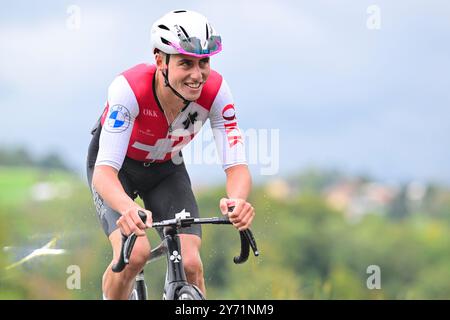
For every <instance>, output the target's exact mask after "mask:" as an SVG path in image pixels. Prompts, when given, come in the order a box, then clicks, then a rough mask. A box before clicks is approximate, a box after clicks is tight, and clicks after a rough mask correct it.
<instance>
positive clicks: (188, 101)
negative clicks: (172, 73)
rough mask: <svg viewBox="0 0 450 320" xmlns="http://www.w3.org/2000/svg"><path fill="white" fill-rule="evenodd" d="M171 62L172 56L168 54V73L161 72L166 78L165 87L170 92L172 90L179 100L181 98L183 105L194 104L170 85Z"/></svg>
mask: <svg viewBox="0 0 450 320" xmlns="http://www.w3.org/2000/svg"><path fill="white" fill-rule="evenodd" d="M169 61H170V54H167V53H166V66H167V69H166V72H165V73H164V71H163V70H161V73H162V74H163V77H164V86H166V87H169V88H170V90H172V92H173V93H174V94H175V95H176V96H177V97H178V98H180V99H181V100H183V103H184V104H186V105H187V104H189V103H190V102H193V101H190V100H187V99H186V98H184V97H183V96H182V95H181V94H180V93H179V92H178V91H177V90H175V89H174V88H173V87H172V86H171V85H170V83H169Z"/></svg>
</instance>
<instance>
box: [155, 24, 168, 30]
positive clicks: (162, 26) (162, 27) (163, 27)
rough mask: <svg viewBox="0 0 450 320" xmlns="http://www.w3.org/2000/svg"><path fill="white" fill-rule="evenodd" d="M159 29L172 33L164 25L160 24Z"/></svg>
mask: <svg viewBox="0 0 450 320" xmlns="http://www.w3.org/2000/svg"><path fill="white" fill-rule="evenodd" d="M158 27H159V28H161V29H164V30H167V31H170V29H169V28H167V27H166V26H165V25H163V24H160V25H159V26H158Z"/></svg>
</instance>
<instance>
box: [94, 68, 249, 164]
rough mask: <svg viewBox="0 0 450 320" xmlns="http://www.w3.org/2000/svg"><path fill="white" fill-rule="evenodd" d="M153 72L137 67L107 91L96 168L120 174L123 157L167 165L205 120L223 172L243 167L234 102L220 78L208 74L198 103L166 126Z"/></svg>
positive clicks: (241, 141)
mask: <svg viewBox="0 0 450 320" xmlns="http://www.w3.org/2000/svg"><path fill="white" fill-rule="evenodd" d="M155 72H156V67H155V66H154V65H148V64H140V65H137V66H135V67H133V68H131V69H129V70H127V71H125V72H123V73H122V74H120V75H119V76H118V77H116V79H114V81H113V82H112V84H111V85H110V87H109V90H108V100H107V103H106V107H105V110H104V112H103V114H102V117H101V124H102V132H101V135H100V146H99V151H98V155H97V160H96V165H109V166H112V167H114V168H115V169H117V170H120V168H121V167H122V164H123V161H124V158H125V156H127V157H129V158H132V159H134V160H138V161H143V162H164V161H169V160H170V159H172V158H173V157H174V156H176V155H178V154H179V151H180V150H181V149H182V148H183V147H184V146H185V145H187V144H188V143H189V142H190V141H191V140H192V139H193V137H194V136H195V135H196V134H197V133H198V132H199V131H200V129H201V127H202V126H203V124H204V123H205V122H206V120H207V119H209V120H210V123H211V128H212V130H213V134H214V138H215V142H216V147H217V151H218V154H219V157H220V160H221V161H222V166H223V168H224V170H225V169H227V168H229V167H232V166H234V165H237V164H246V159H245V149H244V139H243V137H242V135H241V132H240V130H239V127H238V125H237V120H236V112H235V107H234V103H233V98H232V96H231V93H230V89H229V87H228V85H227V83H226V82H225V80H224V79H223V78H222V76H221V75H220V74H218V73H217V72H215V71H213V70H211V73H210V76H209V77H208V79H207V81H206V83H205V84H204V87H203V89H202V93H201V96H200V97H199V99H198V100H197V101H195V102H191V103H189V104H188V105H187V106H186V107H184V108H183V109H182V111H181V112H180V114H179V115H178V116H177V117H176V118H175V120H174V121H173V122H172V123H171V124H169V123H168V122H167V118H166V116H165V114H164V111H163V110H162V108H161V106H160V104H159V101H158V99H157V97H156V94H155V84H154V82H155Z"/></svg>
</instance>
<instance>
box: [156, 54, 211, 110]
mask: <svg viewBox="0 0 450 320" xmlns="http://www.w3.org/2000/svg"><path fill="white" fill-rule="evenodd" d="M164 61H165V58H164ZM164 67H167V66H165V64H164ZM210 73H211V68H210V65H209V57H207V58H196V57H191V56H187V55H183V54H174V55H171V56H170V62H169V82H170V85H171V86H172V87H173V88H174V89H175V90H176V91H178V92H179V93H180V94H181V95H182V96H183V97H184V98H185V99H187V100H190V101H195V100H197V99H198V98H199V97H200V94H201V93H202V89H203V85H204V84H205V82H206V79H208V77H209V74H210Z"/></svg>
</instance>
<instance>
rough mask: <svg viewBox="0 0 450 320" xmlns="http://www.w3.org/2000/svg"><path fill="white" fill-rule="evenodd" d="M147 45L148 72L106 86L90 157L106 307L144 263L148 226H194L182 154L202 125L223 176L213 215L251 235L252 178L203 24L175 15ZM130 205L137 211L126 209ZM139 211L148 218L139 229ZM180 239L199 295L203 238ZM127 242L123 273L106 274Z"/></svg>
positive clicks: (217, 46)
mask: <svg viewBox="0 0 450 320" xmlns="http://www.w3.org/2000/svg"><path fill="white" fill-rule="evenodd" d="M151 42H152V47H153V54H154V57H155V61H156V64H155V65H149V64H139V65H137V66H135V67H132V68H131V69H128V70H126V71H125V72H123V73H121V74H120V75H119V76H117V77H116V78H115V79H114V80H113V82H112V83H111V85H110V86H109V89H108V98H107V102H106V105H105V108H104V111H103V113H102V115H101V117H100V119H99V120H98V122H97V125H96V126H95V127H94V129H93V130H92V134H93V137H92V140H91V143H90V145H89V150H88V157H87V176H88V182H89V186H90V188H91V192H92V194H93V198H94V202H95V205H96V210H97V215H98V217H99V220H100V222H101V224H102V226H103V229H104V232H105V233H106V235H107V236H108V238H109V240H110V242H111V245H112V249H113V261H112V262H111V264H110V265H109V266H108V267H107V269H106V271H105V273H104V275H103V281H102V289H103V297H104V298H105V299H127V298H128V297H129V295H130V293H131V291H132V289H133V283H134V278H135V276H136V275H137V274H138V273H139V272H140V270H142V268H143V267H144V265H145V263H146V261H147V259H148V258H149V254H150V244H149V242H148V239H147V237H146V236H145V232H144V229H146V228H147V227H148V226H150V225H151V223H152V219H153V220H154V221H159V220H164V219H171V218H174V216H175V213H177V212H180V211H183V210H184V212H188V213H189V214H190V216H192V217H198V216H199V212H198V207H197V203H196V200H195V197H194V194H193V192H192V188H191V182H190V178H189V176H188V173H187V171H186V167H185V165H184V163H183V157H182V154H181V149H182V147H184V146H185V145H186V144H188V143H189V141H190V140H192V138H193V137H194V136H195V135H196V133H198V131H199V129H200V128H201V126H202V125H203V124H204V123H205V122H206V120H207V119H209V120H210V123H211V127H212V129H213V133H214V137H215V142H216V146H217V151H218V154H219V157H220V158H221V160H222V164H223V168H224V171H225V172H226V191H227V197H224V198H222V199H221V200H220V202H219V207H220V210H221V211H222V213H223V214H228V215H229V218H230V220H231V222H232V223H233V225H234V226H235V227H236V228H238V229H239V230H244V229H246V228H249V227H250V224H251V222H252V220H253V217H254V215H255V211H254V209H253V207H252V205H251V204H250V203H248V202H247V201H246V199H247V196H248V195H249V193H250V189H251V176H250V173H249V170H248V167H247V164H246V159H245V152H244V140H243V138H242V136H241V133H240V130H239V128H238V125H237V121H236V115H235V107H234V103H233V100H232V96H231V93H230V89H229V87H228V85H227V83H226V82H225V80H224V79H223V78H222V76H221V75H220V74H219V73H217V72H215V71H214V70H212V69H211V68H210V56H212V55H214V54H217V53H219V52H220V51H221V50H222V42H221V37H220V36H219V35H218V34H217V33H216V31H215V30H214V28H213V27H212V26H211V24H210V23H209V22H208V20H207V19H206V18H205V17H204V16H203V15H201V14H199V13H197V12H194V11H188V10H177V11H172V12H169V13H167V14H166V15H164V16H163V17H161V18H160V19H159V20H157V21H156V22H155V23H154V24H153V26H152V29H151ZM137 196H139V197H140V198H141V199H142V200H143V203H144V207H145V209H144V208H141V207H140V206H139V205H138V204H137V203H135V202H134V200H135V199H136V197H137ZM232 206H234V209H233V211H232V212H231V213H228V207H232ZM139 210H143V211H145V212H146V214H147V222H146V224H144V223H142V221H141V220H140V218H139V216H138V211H139ZM180 231H181V232H180V233H181V234H180V241H181V247H182V256H183V262H184V267H185V271H186V276H187V279H188V282H189V283H191V284H193V285H196V286H197V287H198V288H199V289H200V290H201V291H202V292H203V293H204V294H205V284H204V278H203V268H202V262H201V259H200V254H199V250H200V245H201V228H200V226H198V225H196V226H192V227H189V228H183V229H181V230H180ZM133 232H134V233H135V234H136V235H138V236H139V237H138V239H137V241H136V245H135V247H134V249H133V253H132V255H131V258H130V263H129V264H128V265H127V267H126V268H125V269H124V271H123V272H121V273H113V272H112V270H111V266H112V264H113V262H116V261H117V260H118V257H119V255H120V247H121V233H123V234H125V235H129V234H131V233H133Z"/></svg>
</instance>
